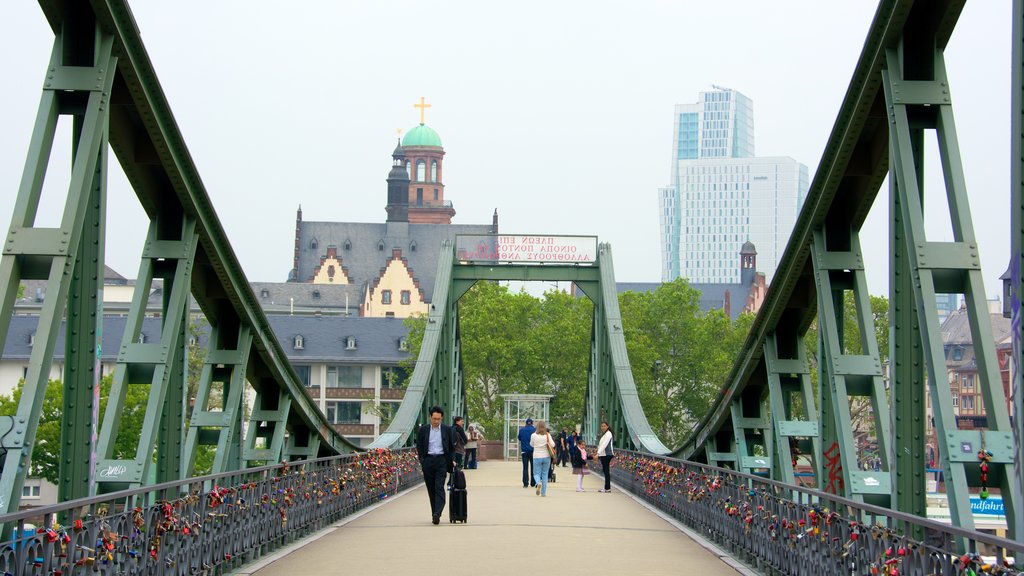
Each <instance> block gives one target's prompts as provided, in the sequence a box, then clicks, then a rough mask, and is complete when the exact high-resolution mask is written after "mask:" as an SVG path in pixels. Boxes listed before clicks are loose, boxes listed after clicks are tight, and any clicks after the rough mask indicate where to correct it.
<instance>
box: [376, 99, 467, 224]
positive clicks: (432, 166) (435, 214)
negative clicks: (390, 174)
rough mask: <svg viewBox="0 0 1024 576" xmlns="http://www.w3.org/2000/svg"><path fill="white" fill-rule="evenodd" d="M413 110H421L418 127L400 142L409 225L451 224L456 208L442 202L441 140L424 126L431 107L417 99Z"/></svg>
mask: <svg viewBox="0 0 1024 576" xmlns="http://www.w3.org/2000/svg"><path fill="white" fill-rule="evenodd" d="M414 107H415V108H419V109H420V123H419V125H418V126H416V127H414V128H413V129H412V130H409V132H408V133H407V134H406V135H405V137H404V138H402V150H403V152H404V153H405V166H406V168H407V170H408V175H409V194H408V198H409V208H408V214H409V222H410V223H411V224H451V223H452V216H454V215H455V208H453V207H452V203H451V202H449V201H446V200H445V199H444V180H443V174H444V169H443V166H442V165H443V162H444V148H442V147H441V137H440V136H438V135H437V132H435V131H434V129H433V128H431V127H429V126H427V125H426V123H425V122H424V117H425V112H426V109H427V108H430V104H427V103H426V102H425V101H424V98H420V103H419V104H416V105H414ZM389 191H390V188H389ZM389 214H390V212H389ZM389 219H390V217H389Z"/></svg>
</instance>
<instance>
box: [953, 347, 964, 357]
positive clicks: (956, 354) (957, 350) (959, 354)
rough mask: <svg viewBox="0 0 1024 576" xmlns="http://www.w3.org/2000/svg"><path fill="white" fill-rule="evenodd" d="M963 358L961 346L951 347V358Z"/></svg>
mask: <svg viewBox="0 0 1024 576" xmlns="http://www.w3.org/2000/svg"><path fill="white" fill-rule="evenodd" d="M963 359H964V350H963V348H960V347H959V346H957V347H955V348H953V360H963Z"/></svg>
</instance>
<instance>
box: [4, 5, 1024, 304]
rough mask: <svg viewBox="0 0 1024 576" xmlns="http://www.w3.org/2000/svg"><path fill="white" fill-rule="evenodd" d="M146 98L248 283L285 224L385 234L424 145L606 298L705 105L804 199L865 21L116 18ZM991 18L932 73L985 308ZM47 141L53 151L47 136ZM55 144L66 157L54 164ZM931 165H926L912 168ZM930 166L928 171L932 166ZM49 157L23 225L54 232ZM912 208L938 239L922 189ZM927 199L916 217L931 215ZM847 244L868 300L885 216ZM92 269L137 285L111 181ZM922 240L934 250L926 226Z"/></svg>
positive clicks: (512, 12) (17, 124)
mask: <svg viewBox="0 0 1024 576" xmlns="http://www.w3.org/2000/svg"><path fill="white" fill-rule="evenodd" d="M132 7H133V10H134V13H135V18H136V21H137V23H138V26H139V29H140V31H141V33H142V38H143V40H144V42H145V44H146V47H147V49H148V50H149V54H150V57H151V58H152V60H153V62H154V65H155V68H156V71H157V74H158V76H159V78H160V81H161V83H162V85H163V89H164V92H165V93H166V94H167V98H168V100H169V101H170V104H171V108H172V110H173V111H174V114H175V116H176V118H177V121H178V125H179V126H180V128H181V131H182V133H183V134H184V136H185V141H186V143H187V144H188V146H189V150H190V151H191V154H192V157H193V158H194V160H195V163H196V165H197V166H198V168H199V172H200V174H201V176H202V178H203V181H204V183H205V185H206V189H207V192H208V193H209V195H210V197H211V199H212V201H213V204H214V206H216V208H217V211H218V214H219V216H220V219H221V222H222V223H223V225H224V228H225V229H226V231H227V234H228V237H229V238H230V240H231V243H232V246H233V247H234V250H235V253H236V254H237V255H238V258H239V260H240V261H241V263H242V265H243V267H244V269H245V272H246V274H247V275H248V277H249V279H250V280H254V281H284V280H285V279H286V277H287V274H288V271H289V270H290V269H291V266H292V246H293V234H294V215H295V209H296V208H297V207H298V205H299V204H300V203H301V204H302V208H303V212H304V216H305V219H307V220H320V221H354V222H383V221H384V219H385V217H386V214H385V212H384V205H385V203H386V184H385V181H384V180H385V178H386V176H387V173H388V170H389V168H390V162H391V158H390V154H391V151H392V150H393V149H394V144H395V136H396V132H395V131H396V129H397V128H402V129H405V130H408V129H410V128H412V127H413V126H415V125H416V123H417V122H418V112H417V111H416V110H415V109H414V108H413V104H414V103H415V102H417V101H418V100H419V98H420V96H425V97H426V98H427V101H428V102H429V103H430V104H432V108H430V109H429V110H428V111H427V124H428V125H430V126H431V127H433V128H434V129H436V130H437V132H438V133H439V134H440V136H441V139H442V142H443V144H444V148H445V152H446V156H445V171H444V177H445V190H446V198H447V199H449V200H451V201H452V202H454V205H455V209H456V211H457V215H456V216H455V218H454V220H453V222H454V223H459V224H485V223H490V221H491V213H492V212H493V211H494V209H495V208H497V210H498V213H499V215H500V225H501V230H502V231H503V232H506V233H542V234H594V235H597V236H598V237H599V238H600V240H601V241H603V242H610V243H611V244H612V246H613V248H614V255H615V265H616V278H617V279H618V280H619V281H657V280H659V279H660V273H661V269H660V263H659V262H660V245H659V240H658V201H657V188H658V187H659V186H664V185H666V184H668V182H669V169H670V161H671V154H672V126H673V105H675V104H677V103H689V102H695V101H696V100H697V93H698V92H699V91H700V90H702V89H705V88H708V87H709V86H710V85H712V84H717V85H721V86H726V87H730V88H735V89H736V90H739V91H740V92H742V93H744V94H746V95H747V96H749V97H750V98H752V99H753V102H754V126H755V133H756V137H755V141H756V151H757V154H758V155H759V156H791V157H793V158H795V159H797V160H798V161H800V162H803V163H804V164H806V165H807V166H808V168H809V170H810V173H811V174H812V175H813V174H814V172H815V170H816V168H817V163H818V160H819V158H820V156H821V153H822V150H823V148H824V145H825V142H826V140H827V138H828V135H829V132H830V131H831V129H832V125H833V123H834V121H835V116H836V113H837V111H838V109H839V105H840V103H841V100H842V97H843V95H844V94H845V92H846V88H847V85H848V83H849V79H850V76H851V74H852V72H853V68H854V65H855V63H856V60H857V58H858V56H859V54H860V51H861V48H862V45H863V40H864V37H865V35H866V33H867V30H868V27H869V25H870V22H871V18H872V16H873V14H874V11H875V2H872V1H868V0H849V1H843V2H823V1H821V0H805V1H795V0H787V1H780V0H775V1H772V2H763V1H724V0H723V1H716V2H678V1H674V2H668V1H665V2H629V3H626V2H614V3H613V2H606V1H592V0H591V1H585V2H584V1H558V2H551V1H547V2H532V1H520V2H510V3H495V2H480V1H479V0H466V1H432V2H415V3H414V2H334V1H331V2H327V1H322V2H289V3H283V2H274V3H270V2H252V1H246V2H242V1H230V2H229V1H217V2H211V1H210V0H202V1H200V0H176V1H175V2H158V1H148V2H134V3H133V4H132ZM0 27H2V32H0V61H2V62H3V70H4V74H3V81H2V86H3V89H2V90H0V223H2V225H3V226H7V225H8V222H9V221H10V213H11V210H12V209H13V204H14V197H15V195H16V191H17V187H18V183H19V180H20V177H21V172H22V169H23V165H24V161H25V153H26V150H27V146H28V142H29V138H30V135H31V130H32V123H33V119H34V116H35V112H36V108H37V106H38V101H39V95H40V87H41V85H42V79H43V72H44V71H45V67H46V64H47V61H48V58H49V53H50V49H51V44H52V39H53V35H52V33H51V32H50V29H49V27H48V25H47V24H46V22H45V19H44V18H43V15H42V12H41V11H40V10H39V7H38V5H37V4H36V3H34V2H30V1H25V0H19V1H12V0H8V1H3V2H0ZM1009 60H1010V2H1009V0H976V1H974V2H969V3H968V4H967V7H966V9H965V10H964V13H963V15H962V16H961V19H960V23H959V24H958V25H957V28H956V32H955V34H954V37H953V41H952V43H951V44H950V46H949V48H948V50H947V68H948V71H949V77H950V81H951V86H952V95H953V106H954V113H955V115H956V120H957V129H958V132H959V141H960V147H961V152H962V155H963V162H964V170H965V173H966V178H967V183H968V192H969V195H970V198H971V208H972V212H973V216H974V222H975V227H976V232H977V235H978V238H979V244H980V249H981V252H982V264H983V272H984V275H985V281H986V292H987V293H988V294H990V295H992V294H995V293H996V292H998V291H1000V286H999V284H998V276H999V275H1000V274H1001V273H1002V272H1003V270H1004V269H1005V268H1006V263H1007V260H1008V257H1009V256H1008V255H1009V209H1008V208H1009V140H1010V136H1009V95H1010V88H1009V83H1010V62H1009ZM60 134H64V135H66V134H67V130H66V128H62V129H61V132H60ZM59 142H61V143H66V142H68V140H67V139H66V138H65V139H64V140H59ZM933 150H934V148H933ZM935 158H937V157H936V156H932V157H931V158H930V159H929V161H928V162H929V164H928V165H929V167H930V168H933V169H935V168H936V167H937V165H938V162H937V160H936V159H935ZM69 162H70V151H69V145H66V144H65V145H63V146H60V145H58V150H56V151H55V154H54V156H53V160H52V161H51V166H54V167H55V171H54V172H53V176H52V177H51V178H50V179H49V180H48V184H47V187H46V193H45V197H44V209H43V213H42V215H41V217H40V219H39V220H38V222H37V223H38V224H39V225H56V223H57V222H58V218H59V213H60V211H61V210H62V205H63V195H64V194H66V192H65V191H64V190H61V186H64V187H65V190H66V180H67V176H66V173H67V170H66V165H67V164H68V163H69ZM931 183H933V184H934V186H932V189H931V193H930V194H929V196H928V199H927V200H926V201H928V202H929V206H930V207H935V208H938V209H941V212H939V214H940V215H944V214H946V213H947V212H946V211H945V202H944V200H943V201H942V202H935V201H931V199H932V198H935V199H937V200H938V199H942V194H943V192H942V189H941V188H940V187H939V186H940V185H941V179H940V178H938V177H937V176H936V177H933V178H931ZM932 193H934V196H932V195H931V194H932ZM884 198H885V195H884V194H883V195H882V196H880V199H881V200H883V201H880V202H876V207H875V209H874V210H873V213H872V215H871V217H870V218H869V220H868V223H867V226H869V227H871V232H870V233H868V234H865V235H864V237H863V244H864V248H865V250H866V252H867V265H868V283H869V287H870V290H871V292H872V293H874V294H887V293H888V288H887V282H888V261H887V259H888V247H887V240H886V237H887V232H886V231H887V218H888V216H887V207H886V206H885V202H884ZM107 222H108V225H109V231H108V244H107V263H108V264H110V265H111V266H112V267H114V268H115V269H116V270H117V271H118V272H120V273H122V274H124V275H125V276H128V277H135V275H136V273H137V270H138V259H139V255H140V253H141V248H142V241H143V239H144V237H145V232H146V224H147V223H146V222H145V221H144V220H143V212H142V210H141V208H139V206H138V202H137V200H136V199H135V197H134V193H133V192H132V191H131V190H130V189H129V188H128V185H127V183H126V181H125V179H124V177H123V175H122V174H121V173H120V168H119V167H116V166H114V167H112V170H111V177H110V185H109V211H108V220H107ZM929 228H930V229H929V234H930V239H934V240H951V239H952V235H951V232H950V225H949V219H948V217H947V216H942V217H935V216H931V217H930V220H929Z"/></svg>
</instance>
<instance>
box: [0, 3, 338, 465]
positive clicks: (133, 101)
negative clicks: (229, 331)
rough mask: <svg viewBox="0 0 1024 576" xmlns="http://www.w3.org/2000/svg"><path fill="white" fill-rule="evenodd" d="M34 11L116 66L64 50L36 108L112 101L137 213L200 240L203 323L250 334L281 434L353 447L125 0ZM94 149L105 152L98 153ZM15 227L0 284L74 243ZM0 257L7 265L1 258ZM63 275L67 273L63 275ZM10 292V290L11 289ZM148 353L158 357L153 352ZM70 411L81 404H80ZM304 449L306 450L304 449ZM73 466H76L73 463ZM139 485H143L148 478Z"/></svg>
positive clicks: (168, 449) (166, 433)
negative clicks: (310, 389) (98, 46)
mask: <svg viewBox="0 0 1024 576" xmlns="http://www.w3.org/2000/svg"><path fill="white" fill-rule="evenodd" d="M40 6H41V8H42V9H43V12H44V13H45V15H46V17H47V19H48V20H49V22H50V25H51V28H52V29H53V30H54V32H55V34H56V35H57V37H58V42H59V41H60V39H61V37H62V36H61V35H62V34H64V32H62V31H63V30H64V29H65V27H66V25H67V23H68V22H71V23H76V22H85V23H87V24H88V25H89V26H91V27H92V28H93V29H95V28H97V27H98V28H99V30H100V34H101V35H106V36H105V37H106V38H107V41H109V42H110V43H111V44H112V50H111V52H110V53H111V54H114V55H116V56H117V57H118V59H117V60H114V59H110V60H109V64H108V65H106V66H96V67H95V68H89V67H88V66H82V64H83V62H82V61H81V60H82V59H83V55H84V54H85V53H84V51H83V50H82V48H81V47H78V46H76V47H72V48H67V47H65V49H64V50H63V52H65V53H68V54H70V55H71V57H72V58H74V61H73V62H63V63H62V62H60V61H58V60H56V58H55V59H54V64H53V65H51V66H50V70H48V75H47V80H46V82H47V83H48V85H47V86H46V88H47V89H48V90H51V91H57V93H58V96H57V97H56V98H54V97H52V92H51V97H50V98H49V100H47V99H46V96H45V95H44V101H43V102H42V103H41V111H48V110H50V108H52V107H53V106H55V103H57V102H58V100H59V99H61V98H63V97H64V96H62V95H63V94H64V93H65V91H67V90H74V91H78V90H81V91H83V92H84V91H89V92H90V94H92V95H93V96H91V97H93V98H95V97H100V98H102V99H103V100H104V101H105V102H108V103H112V104H116V105H110V106H106V107H104V109H103V110H102V112H103V115H104V116H105V117H107V118H109V120H108V121H106V122H105V124H104V125H105V126H107V127H108V128H109V134H105V136H104V137H105V138H106V139H108V140H109V144H110V148H112V149H113V151H114V153H115V155H116V157H117V159H118V160H119V162H120V164H121V167H122V168H123V170H124V173H125V175H126V176H127V178H128V180H129V181H130V183H131V184H132V187H133V189H134V191H135V192H136V194H137V196H138V198H139V201H140V203H141V205H142V207H143V208H144V209H145V210H146V212H147V214H148V215H149V216H150V218H151V219H157V218H158V217H159V216H160V215H161V214H164V213H167V212H170V213H174V214H183V215H187V216H189V217H191V218H193V219H194V220H195V221H196V235H197V237H198V240H199V242H198V249H197V254H196V262H197V264H198V266H197V270H198V272H199V273H198V274H193V277H192V286H191V289H192V292H193V295H194V297H195V301H196V303H197V304H198V305H199V307H200V308H201V309H202V310H203V312H204V313H205V315H206V317H207V318H208V319H209V320H210V322H211V324H216V323H219V322H223V323H226V324H227V325H232V326H234V325H239V324H242V325H246V326H248V327H249V328H250V330H251V332H252V335H253V350H252V355H251V369H250V372H258V373H259V374H260V375H261V378H260V380H259V381H260V382H268V383H270V384H269V385H270V387H271V388H273V389H274V390H275V392H276V390H277V389H278V388H283V389H286V390H287V393H288V395H289V396H290V397H291V398H292V401H293V404H292V407H293V409H292V410H291V411H290V412H289V421H288V423H287V427H288V429H289V430H294V431H295V432H296V433H306V432H308V431H314V432H315V433H316V434H318V435H319V436H320V439H319V441H318V442H316V443H315V445H316V446H317V450H318V454H317V455H318V456H322V455H328V454H332V453H338V452H348V451H352V450H354V449H356V446H355V445H354V444H352V443H350V442H348V441H347V440H346V439H345V438H344V437H342V436H341V435H340V434H338V433H336V432H335V431H334V430H333V429H332V428H331V427H330V426H329V425H328V423H327V422H326V419H325V417H324V416H323V414H322V413H321V412H320V411H319V409H318V408H317V406H316V405H315V403H314V402H313V401H312V400H311V399H310V398H309V397H308V395H307V394H306V393H305V390H304V388H303V386H302V384H301V383H300V382H299V380H298V378H297V377H296V375H295V373H294V370H293V369H292V368H291V366H290V363H289V362H288V360H287V355H286V354H285V352H284V350H283V349H282V348H281V346H280V344H279V343H278V342H277V339H276V337H275V335H274V332H273V330H272V329H271V327H270V326H269V323H268V322H267V320H266V317H265V315H264V314H263V311H262V309H261V308H260V305H259V302H258V301H257V299H256V298H255V296H254V295H253V294H252V290H251V288H250V286H249V284H248V282H247V281H246V278H245V275H244V273H243V272H242V269H241V266H240V265H239V263H238V260H237V258H236V257H235V255H234V252H233V251H232V249H231V245H230V243H229V242H228V240H227V237H226V235H225V233H224V230H223V228H222V226H221V224H220V221H219V219H218V218H217V215H216V212H215V210H214V208H213V205H212V203H211V202H210V199H209V196H208V195H207V193H206V190H205V187H204V185H203V183H202V180H201V179H200V177H199V175H198V172H197V170H196V168H195V165H194V163H193V161H192V159H191V157H190V155H189V152H188V149H187V147H186V146H185V143H184V139H183V137H182V135H181V133H180V131H179V130H178V126H177V124H176V122H175V119H174V116H173V114H172V113H171V110H170V106H169V105H168V103H167V100H166V98H165V96H164V93H163V90H162V88H161V86H160V83H159V81H158V79H157V76H156V73H155V72H154V69H153V66H152V63H151V61H150V59H149V56H148V54H147V53H146V50H145V47H144V46H143V43H142V39H141V34H140V31H139V29H138V28H137V25H136V22H135V19H134V17H133V16H132V14H131V10H130V9H129V7H128V4H127V1H126V0H111V1H108V2H90V3H64V2H51V1H49V0H41V2H40ZM79 27H81V28H83V29H84V27H85V26H84V25H82V24H79ZM87 56H88V57H89V58H91V57H92V56H93V53H92V52H91V51H90V52H88V54H87ZM90 62H92V60H90ZM115 62H116V65H115ZM66 64H71V65H66ZM115 76H116V78H115ZM111 85H112V86H113V87H114V88H113V91H112V90H111ZM47 115H49V112H46V114H45V115H44V114H43V112H41V114H40V123H38V127H37V130H36V131H35V133H34V135H33V141H32V143H31V145H30V155H29V158H30V162H29V163H28V164H26V171H25V178H24V181H25V183H26V185H29V184H31V183H32V182H41V181H42V177H43V175H44V173H45V169H46V159H47V158H48V154H49V147H50V145H51V144H52V139H53V134H52V132H53V130H52V126H49V125H52V124H55V122H56V117H52V118H49V119H48V120H47ZM86 120H88V117H87V118H86ZM103 149H104V150H105V149H106V148H105V146H104V147H103ZM31 159H36V160H31ZM90 173H91V171H90ZM36 203H38V195H36V197H35V199H34V200H33V199H30V198H29V197H28V196H26V197H25V200H24V201H23V205H22V210H21V213H22V214H23V215H24V214H29V213H31V214H34V213H35V204H36ZM16 214H18V211H17V210H16ZM69 222H70V221H69ZM15 224H16V225H15V226H14V227H12V230H11V233H10V234H9V235H8V240H9V241H8V244H7V245H6V246H5V248H6V249H7V250H5V253H6V254H12V255H16V256H17V261H12V262H9V263H8V262H4V263H0V270H2V269H9V271H10V274H0V279H5V278H7V277H9V276H12V275H13V273H17V275H18V276H19V277H21V278H43V277H46V275H47V273H48V269H47V268H46V267H47V266H48V265H49V262H50V258H51V257H54V256H57V257H62V256H63V255H64V252H65V251H66V250H67V243H68V242H70V241H72V240H73V241H74V242H78V236H77V235H76V236H75V237H74V238H71V237H70V236H66V235H64V233H65V232H70V229H69V230H65V231H61V230H54V231H48V230H43V229H33V228H31V227H30V226H31V220H29V221H28V222H25V223H17V222H15ZM76 245H77V244H76ZM5 260H9V258H6V257H5ZM100 265H102V263H100ZM68 272H69V275H70V273H71V270H70V269H69V271H68ZM14 285H15V287H16V282H15V284H14ZM5 290H6V289H5ZM84 291H85V292H87V290H84ZM66 293H67V290H65V292H64V294H66ZM56 294H58V291H57V290H54V289H48V291H47V295H48V296H52V295H56ZM7 295H8V292H6V291H5V293H4V296H5V299H4V300H3V301H0V312H3V314H0V316H2V317H3V319H2V320H0V328H2V330H0V338H3V337H4V335H6V331H7V329H6V326H7V318H9V316H10V311H11V310H12V306H13V292H10V295H11V297H10V298H9V299H8V298H7ZM79 332H80V333H81V330H79ZM179 340H180V338H179ZM136 352H138V354H139V355H140V356H141V355H145V351H143V350H136ZM174 353H177V351H174ZM150 356H154V357H159V356H160V354H150ZM83 365H84V361H83ZM178 390H179V386H178V375H177V374H176V373H175V374H174V375H173V376H172V378H171V379H170V381H169V390H168V393H169V394H170V395H171V396H174V397H173V398H171V399H170V400H168V401H167V402H165V403H164V405H163V406H161V407H160V408H161V413H162V414H161V418H160V420H162V421H165V422H168V423H169V422H171V421H178V420H180V419H181V418H180V416H181V415H182V411H181V409H179V408H178V402H177V401H176V400H177V398H176V396H177V394H178ZM78 405H79V406H83V405H82V404H81V402H79V403H78ZM76 426H78V424H76ZM180 440H181V428H180V427H179V426H164V427H163V430H162V432H160V433H159V434H158V442H159V444H160V454H162V456H158V459H159V462H158V464H157V465H158V468H160V469H161V470H162V472H161V474H172V475H176V474H177V472H175V469H176V468H179V466H178V464H176V463H175V460H176V458H178V456H176V453H177V452H176V451H175V450H174V447H175V446H176V445H177V444H178V443H179V442H180ZM309 445H313V444H311V443H307V446H309ZM73 459H75V460H76V461H78V460H81V457H73ZM144 480H146V481H148V480H149V478H146V479H144Z"/></svg>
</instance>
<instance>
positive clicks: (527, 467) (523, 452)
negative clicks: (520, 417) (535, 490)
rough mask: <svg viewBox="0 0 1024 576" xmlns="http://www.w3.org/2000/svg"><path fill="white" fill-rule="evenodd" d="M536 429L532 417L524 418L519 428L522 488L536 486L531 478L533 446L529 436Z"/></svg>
mask: <svg viewBox="0 0 1024 576" xmlns="http://www.w3.org/2000/svg"><path fill="white" fill-rule="evenodd" d="M536 431H537V429H536V428H534V426H533V418H527V419H526V426H523V427H522V428H520V429H519V457H520V459H522V461H523V488H527V487H529V486H536V484H535V483H534V480H533V446H531V445H530V436H532V435H533V433H534V432H536Z"/></svg>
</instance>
